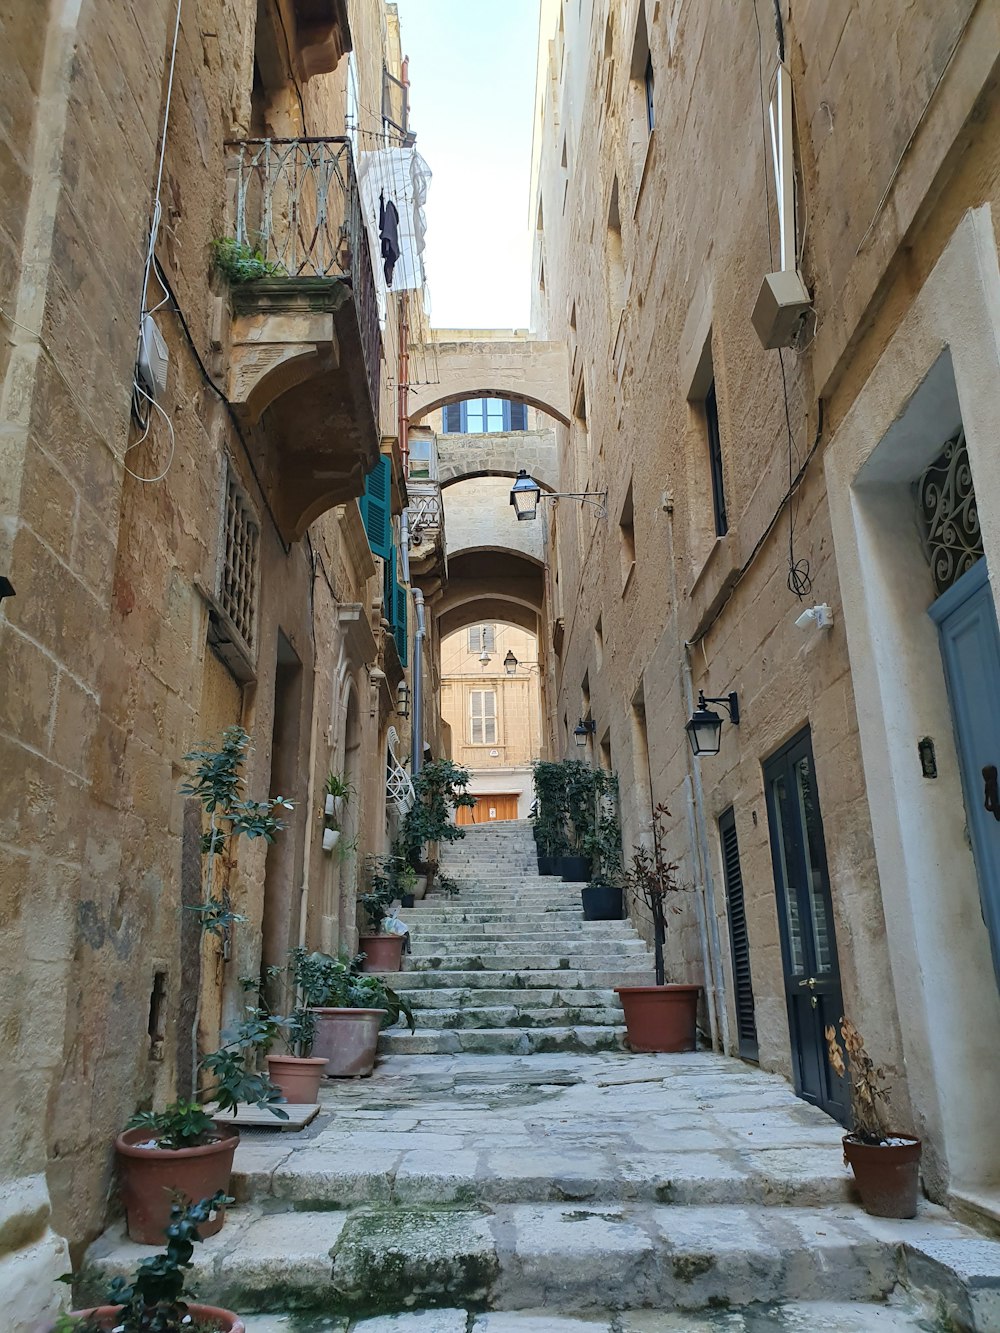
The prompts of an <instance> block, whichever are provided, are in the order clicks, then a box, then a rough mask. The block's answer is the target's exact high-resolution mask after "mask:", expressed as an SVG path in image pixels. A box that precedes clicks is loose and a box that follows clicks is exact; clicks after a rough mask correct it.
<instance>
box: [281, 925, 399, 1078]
mask: <svg viewBox="0 0 1000 1333" xmlns="http://www.w3.org/2000/svg"><path fill="white" fill-rule="evenodd" d="M358 963H359V959H358V958H353V959H348V958H333V957H331V955H330V954H325V953H310V954H307V953H305V952H304V951H302V952H301V954H300V956H299V957H297V959H296V962H295V980H296V984H297V986H298V988H299V992H300V994H301V996H302V999H303V1002H304V1003H305V1004H306V1005H308V1007H309V1008H310V1009H312V1010H313V1011H314V1012H315V1016H316V1035H315V1038H314V1041H313V1050H314V1051H315V1053H316V1055H318V1056H322V1057H323V1058H325V1059H326V1060H327V1061H328V1064H327V1071H326V1073H327V1077H328V1078H352V1077H357V1076H358V1075H362V1076H364V1075H366V1074H370V1073H371V1072H372V1070H373V1069H374V1067H375V1051H376V1048H377V1046H378V1034H379V1032H380V1031H381V1029H382V1028H386V1027H391V1026H392V1024H393V1023H396V1022H398V1021H399V1018H400V1015H402V1016H403V1017H404V1018H405V1019H406V1022H407V1025H408V1027H409V1029H410V1031H411V1032H413V1030H414V1022H413V1012H412V1010H411V1009H410V1006H409V1004H408V1002H407V1001H406V999H405V997H404V996H401V995H398V994H397V993H396V992H395V991H394V990H390V989H389V987H388V986H386V985H385V983H384V982H383V981H382V980H381V979H380V978H379V977H375V976H371V975H369V974H365V973H361V972H359V970H358Z"/></svg>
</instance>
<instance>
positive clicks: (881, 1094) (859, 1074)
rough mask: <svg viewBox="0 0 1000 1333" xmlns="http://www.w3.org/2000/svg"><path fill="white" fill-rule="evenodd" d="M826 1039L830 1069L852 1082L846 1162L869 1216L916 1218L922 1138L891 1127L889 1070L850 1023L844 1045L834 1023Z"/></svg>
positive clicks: (844, 1024)
mask: <svg viewBox="0 0 1000 1333" xmlns="http://www.w3.org/2000/svg"><path fill="white" fill-rule="evenodd" d="M825 1036H826V1042H827V1047H828V1050H829V1055H830V1066H831V1068H832V1069H833V1071H834V1073H836V1074H838V1075H839V1076H840V1077H841V1078H848V1079H849V1080H850V1086H851V1132H850V1133H849V1134H845V1135H844V1162H845V1163H846V1164H847V1165H849V1166H850V1168H851V1170H852V1171H853V1172H854V1179H855V1181H856V1183H857V1186H858V1193H859V1194H860V1195H861V1202H862V1204H863V1205H864V1209H865V1212H866V1213H871V1214H872V1216H874V1217H916V1215H917V1193H918V1187H919V1182H920V1153H921V1148H922V1146H923V1145H922V1144H921V1141H920V1139H917V1138H913V1137H912V1135H910V1134H897V1133H895V1132H894V1131H893V1130H890V1129H889V1128H888V1126H887V1125H886V1121H885V1108H886V1107H887V1106H888V1103H889V1093H890V1091H891V1089H890V1088H889V1085H888V1084H887V1083H886V1081H885V1071H884V1070H883V1069H881V1068H879V1067H877V1066H876V1064H875V1062H874V1061H873V1060H872V1058H871V1056H870V1055H869V1054H868V1052H867V1051H866V1050H865V1044H864V1042H863V1041H862V1039H861V1034H860V1033H859V1032H858V1030H857V1028H856V1027H855V1026H854V1024H853V1023H852V1022H851V1021H850V1019H849V1018H843V1017H842V1018H841V1020H840V1041H838V1039H837V1029H836V1028H835V1027H834V1026H833V1024H830V1025H829V1026H828V1027H827V1028H826V1029H825ZM841 1042H843V1046H841Z"/></svg>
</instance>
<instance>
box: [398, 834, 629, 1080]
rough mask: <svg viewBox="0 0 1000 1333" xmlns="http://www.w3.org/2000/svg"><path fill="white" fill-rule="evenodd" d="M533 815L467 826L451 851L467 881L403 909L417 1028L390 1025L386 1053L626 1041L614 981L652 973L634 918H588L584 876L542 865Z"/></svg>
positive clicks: (408, 985)
mask: <svg viewBox="0 0 1000 1333" xmlns="http://www.w3.org/2000/svg"><path fill="white" fill-rule="evenodd" d="M536 867H537V863H536V860H535V843H534V839H533V838H532V836H531V825H530V824H528V823H526V822H524V821H519V822H515V821H510V822H505V823H497V824H486V825H481V826H479V827H473V828H469V829H467V830H466V836H465V838H463V839H462V840H461V841H460V842H456V843H452V844H450V845H449V846H447V847H445V848H443V849H442V856H441V869H442V871H443V873H444V874H445V875H447V876H449V877H450V878H451V879H453V880H454V881H455V882H456V883H457V884H458V886H459V892H458V894H457V895H455V896H451V895H448V894H444V893H442V892H440V891H439V892H437V893H435V894H433V895H431V896H430V897H428V898H426V899H424V900H423V901H422V902H420V903H418V904H417V905H416V907H414V908H412V909H410V910H409V911H408V912H404V914H403V915H404V917H405V919H406V922H407V924H408V925H409V926H410V938H411V944H412V952H411V954H410V956H409V958H408V960H407V961H406V963H405V970H404V971H403V972H402V973H401V974H400V975H398V976H396V977H395V978H394V980H393V984H394V985H395V986H396V988H397V989H400V990H405V991H406V993H407V998H408V999H409V1000H410V1002H411V1004H412V1005H413V1009H414V1015H415V1017H416V1020H417V1031H416V1032H415V1033H413V1034H410V1033H408V1032H406V1031H403V1032H400V1031H398V1030H394V1031H392V1032H388V1033H384V1034H383V1036H382V1038H381V1042H380V1050H381V1051H382V1053H383V1054H387V1055H399V1054H412V1055H432V1054H433V1055H444V1054H455V1053H458V1052H470V1053H476V1054H484V1055H486V1054H488V1055H531V1054H537V1053H552V1052H557V1051H611V1050H621V1049H623V1048H624V1032H625V1029H624V1026H623V1021H622V1011H621V1005H620V1004H619V1001H618V997H617V995H616V994H615V992H614V987H615V986H617V985H622V984H626V985H627V984H629V983H631V984H634V985H645V984H647V983H651V982H652V981H653V962H652V954H651V952H650V950H649V949H648V947H647V946H646V944H645V943H644V942H643V941H642V940H641V939H640V938H639V936H638V935H637V934H636V932H635V930H634V929H633V928H632V926H631V925H630V924H629V923H628V922H627V921H584V919H583V911H582V908H581V905H580V889H581V887H582V885H580V884H565V883H563V882H562V880H560V879H558V878H555V877H553V876H541V875H539V874H538V872H537V868H536Z"/></svg>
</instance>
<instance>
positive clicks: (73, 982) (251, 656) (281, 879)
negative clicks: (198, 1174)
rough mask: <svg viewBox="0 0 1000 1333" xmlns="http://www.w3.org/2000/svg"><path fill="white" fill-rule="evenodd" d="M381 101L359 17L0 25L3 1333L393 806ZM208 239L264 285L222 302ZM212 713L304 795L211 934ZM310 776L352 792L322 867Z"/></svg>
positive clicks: (392, 297) (338, 919) (387, 57)
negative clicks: (362, 186)
mask: <svg viewBox="0 0 1000 1333" xmlns="http://www.w3.org/2000/svg"><path fill="white" fill-rule="evenodd" d="M348 53H350V54H349V55H348ZM386 71H388V74H387V73H386ZM389 76H392V77H391V78H390V77H389ZM403 77H404V71H403V68H402V66H401V61H400V47H399V31H398V22H397V19H396V14H395V6H394V5H388V6H387V5H384V4H383V3H382V0H321V2H320V3H316V2H313V0H309V2H308V3H307V2H306V0H261V3H259V4H258V3H257V2H256V0H235V3H234V0H217V2H216V3H214V4H213V3H209V4H207V5H205V4H201V5H199V6H179V5H178V4H177V3H175V0H170V2H168V0H157V2H156V3H153V4H142V5H139V4H124V5H123V4H121V3H119V2H118V0H84V3H82V4H76V5H68V6H67V5H42V6H37V5H15V6H13V7H11V6H8V7H7V8H6V9H5V11H4V13H3V15H0V83H2V86H3V89H4V94H3V101H4V106H5V108H6V110H7V113H8V115H7V119H6V120H4V122H3V129H2V143H0V160H2V161H3V164H4V165H3V179H4V186H3V194H4V208H3V216H2V219H0V326H2V331H3V336H2V338H0V516H2V518H0V575H2V578H3V585H2V586H3V590H4V592H6V593H7V594H11V593H14V594H16V595H8V596H6V598H5V599H4V600H3V602H2V610H0V767H2V770H3V774H4V777H3V802H2V805H3V814H2V816H0V902H2V920H3V923H4V930H3V940H2V945H0V948H2V951H3V970H4V975H5V979H6V984H5V986H4V998H3V1019H2V1023H0V1032H2V1038H0V1051H2V1063H3V1068H4V1077H3V1080H2V1081H3V1098H2V1113H3V1118H4V1122H5V1124H6V1125H7V1126H8V1127H9V1129H10V1131H11V1132H9V1133H8V1134H7V1135H5V1139H4V1147H3V1150H2V1152H0V1178H2V1179H3V1181H4V1184H3V1186H2V1187H0V1289H2V1290H3V1292H4V1325H5V1327H17V1328H21V1327H22V1326H23V1324H22V1322H21V1321H22V1320H23V1319H25V1318H29V1317H32V1316H34V1317H37V1315H38V1313H39V1311H38V1309H37V1307H31V1306H30V1304H29V1303H30V1301H31V1300H32V1299H34V1300H36V1301H37V1299H38V1292H39V1290H41V1289H42V1288H43V1287H44V1284H45V1282H46V1281H47V1280H50V1279H51V1278H52V1277H54V1276H56V1275H58V1274H59V1273H61V1272H64V1271H65V1270H66V1269H67V1267H69V1262H68V1260H67V1256H66V1254H65V1240H68V1241H69V1244H70V1250H71V1254H72V1257H73V1258H74V1259H78V1258H79V1256H80V1255H81V1253H82V1247H83V1246H84V1244H85V1243H86V1242H87V1241H88V1240H89V1239H90V1238H91V1237H92V1236H94V1235H95V1234H96V1233H97V1231H98V1230H99V1229H100V1228H101V1226H102V1224H103V1222H104V1218H105V1211H106V1205H107V1202H108V1198H109V1188H110V1184H111V1168H112V1153H111V1144H112V1141H113V1138H114V1136H115V1134H116V1133H117V1132H118V1131H119V1130H120V1129H121V1127H122V1125H123V1123H124V1122H125V1120H126V1119H127V1118H128V1117H129V1116H130V1115H131V1114H132V1113H133V1112H134V1111H135V1110H136V1108H137V1107H140V1106H148V1105H150V1104H151V1103H155V1104H157V1105H161V1104H162V1103H163V1101H164V1100H167V1099H169V1098H170V1097H172V1096H174V1095H177V1094H178V1093H179V1094H181V1095H183V1094H185V1093H189V1092H190V1087H191V1074H190V1069H191V1061H192V1053H193V1052H192V1047H193V1043H194V1042H195V1041H196V1044H197V1047H200V1049H202V1050H204V1049H206V1048H208V1049H211V1045H212V1044H213V1043H214V1042H215V1039H216V1037H217V1034H218V1031H219V1028H220V1025H221V1024H223V1023H224V1022H226V1021H228V1020H231V1019H232V1017H233V1015H234V1014H236V1013H238V1012H239V1010H240V1007H241V1005H242V1004H243V999H242V994H241V989H240V986H239V983H238V980H237V978H238V977H239V976H241V975H245V974H254V973H256V972H257V970H258V969H259V968H260V966H261V965H262V963H264V964H266V963H268V962H269V961H270V962H273V961H276V960H279V959H281V958H282V957H283V956H284V954H285V951H286V949H287V948H288V946H290V945H293V944H297V943H299V942H300V941H301V942H304V943H307V944H309V945H311V946H314V947H320V946H321V947H323V948H328V949H334V950H336V949H337V947H338V946H339V945H340V944H345V945H348V946H350V945H351V944H353V932H354V903H355V889H356V887H357V867H358V863H359V860H360V858H361V856H362V855H363V854H364V853H365V852H366V851H380V850H383V849H384V848H385V846H386V845H387V842H388V839H389V837H390V836H391V833H392V829H393V827H394V823H395V821H396V819H397V818H398V813H397V812H396V811H394V809H393V808H392V807H391V805H390V806H389V807H388V808H387V801H386V776H385V775H386V754H387V737H388V731H389V728H390V726H392V725H395V726H397V727H398V728H399V730H400V732H402V735H401V737H400V740H399V749H400V752H401V753H402V754H405V753H406V752H407V750H408V748H409V734H408V731H407V726H408V724H407V723H406V722H404V721H403V720H402V719H401V718H398V717H397V714H396V707H397V687H398V686H399V685H400V684H401V683H403V682H404V681H405V680H406V679H407V675H408V667H409V665H410V664H411V662H412V654H413V652H414V645H413V637H414V635H413V630H414V625H413V620H414V617H413V616H412V614H408V611H407V606H408V604H409V598H410V594H409V589H408V586H407V566H406V562H405V560H404V559H403V558H402V551H403V549H404V548H405V538H404V537H403V535H402V534H401V533H400V522H399V518H398V515H399V514H400V512H401V510H402V508H403V506H404V504H405V502H406V491H405V482H404V459H403V457H402V451H401V447H400V446H401V443H402V444H403V445H404V446H405V436H404V439H403V441H402V442H401V441H400V440H399V439H397V435H398V430H397V422H398V416H399V413H398V404H397V397H396V392H395V388H393V390H392V391H391V392H390V391H389V390H388V389H387V384H388V383H390V382H391V383H392V385H393V386H395V385H396V384H397V383H398V381H399V379H400V375H399V373H398V369H397V359H398V349H399V346H400V341H401V337H400V327H401V324H402V323H405V322H406V321H407V320H408V321H409V323H410V325H411V327H414V326H417V327H418V326H419V310H418V309H416V302H410V303H409V307H410V308H409V309H408V310H405V312H404V307H405V303H406V301H407V298H406V296H401V295H400V294H399V293H398V291H396V290H391V291H389V292H388V293H387V292H386V291H385V288H384V285H383V286H381V287H380V285H379V284H380V271H379V270H377V269H375V267H374V266H373V265H372V263H371V256H370V243H369V238H368V236H367V235H366V232H365V223H364V221H363V218H364V217H365V216H366V215H370V209H368V208H366V205H365V196H364V191H363V190H359V178H361V179H363V178H364V176H365V172H366V170H367V171H368V172H369V173H372V172H374V173H375V174H376V176H377V174H378V172H379V171H380V170H383V169H384V163H385V160H386V159H385V150H386V144H387V143H388V144H390V145H393V144H395V145H398V144H400V143H401V141H402V137H403V134H404V133H405V131H406V128H407V127H406V121H405V109H404V108H403V106H402V98H403V84H402V80H403ZM394 80H395V81H394ZM384 88H385V90H386V92H387V100H386V101H385V102H383V90H384ZM372 107H377V108H383V107H384V108H386V115H387V117H388V119H387V120H386V121H383V120H382V119H381V118H380V117H379V116H378V114H377V113H372V112H371V111H370V110H369V109H370V108H372ZM399 151H407V152H412V151H413V150H412V149H408V148H405V147H404V148H402V149H399ZM375 198H376V200H377V192H376V195H375ZM375 225H376V226H377V223H376V224H375ZM151 234H152V240H151ZM220 237H222V238H225V237H228V238H235V239H236V240H243V241H245V242H247V243H248V245H249V248H250V249H253V248H256V247H258V246H259V247H260V249H261V250H262V251H263V253H264V256H265V258H266V260H267V262H268V263H269V264H272V265H274V268H273V269H272V270H271V273H270V276H267V277H266V278H265V280H263V281H252V282H246V283H241V284H237V283H235V282H234V283H232V284H230V283H229V282H227V281H226V277H225V275H224V274H223V273H222V272H221V271H220V268H219V266H218V265H217V264H214V263H213V244H212V243H213V241H214V240H216V239H217V238H220ZM376 240H377V237H376ZM247 254H248V252H245V255H244V257H246V256H247ZM400 285H401V284H400V283H398V282H397V284H396V286H397V287H399V286H400ZM144 315H145V322H144V324H143V327H144V329H145V334H146V342H147V343H148V346H149V353H148V356H147V358H146V359H147V361H148V362H149V363H151V364H152V369H151V370H149V371H147V372H143V371H142V370H141V369H137V351H136V349H137V345H139V343H140V326H141V322H142V320H143V316H144ZM380 315H381V319H380ZM402 340H403V345H404V346H405V333H404V334H403V339H402ZM157 365H159V366H160V367H161V370H162V378H160V377H159V375H158V372H157V370H156V366H157ZM368 474H370V477H369V478H368V480H367V481H366V476H368ZM359 500H360V501H361V505H362V506H363V508H364V516H363V515H362V511H361V509H360V508H359ZM376 509H377V510H378V513H377V515H376ZM393 516H397V517H393ZM430 650H431V640H430V639H425V640H424V642H423V647H422V648H421V647H419V646H418V648H417V650H416V651H418V652H421V651H423V652H426V653H427V654H428V658H429V657H430ZM428 675H429V673H426V672H425V673H424V679H425V682H426V680H427V679H428ZM233 724H240V725H242V726H243V727H244V728H246V730H247V731H248V732H249V733H250V736H251V738H252V743H253V745H252V750H251V751H250V757H249V761H248V764H247V772H246V777H247V786H248V793H249V795H251V796H254V797H262V796H264V795H266V794H267V793H269V792H271V793H274V792H279V791H280V792H281V793H282V794H287V795H288V796H290V797H291V798H293V799H294V801H295V803H296V804H295V810H294V813H293V814H292V815H290V816H289V818H288V827H287V828H286V830H285V832H284V833H283V834H282V835H281V836H280V838H279V839H278V841H277V842H276V843H275V844H274V846H273V847H271V848H270V849H267V850H266V851H265V848H264V846H263V844H262V843H255V844H252V845H250V847H249V850H243V851H241V852H240V853H239V856H238V859H237V861H236V864H234V865H233V866H232V867H230V869H229V870H228V872H227V881H226V886H225V887H226V891H227V893H228V895H229V901H230V902H231V905H232V908H233V909H234V910H235V911H237V912H239V913H241V914H243V915H244V916H245V917H246V918H247V920H246V922H245V924H244V925H242V926H240V927H237V928H235V929H234V930H233V932H232V938H231V939H227V940H225V941H222V940H219V939H217V938H215V937H210V936H206V937H205V938H204V939H203V938H202V937H201V932H200V928H199V926H198V924H197V920H196V918H195V917H194V916H193V915H192V914H191V913H190V912H188V911H186V910H185V909H186V908H190V907H192V906H194V905H196V904H197V903H198V902H199V901H200V899H201V894H202V885H201V864H200V856H199V851H198V844H199V840H200V832H201V822H200V813H199V809H198V807H197V805H196V804H193V803H190V802H189V803H187V804H186V803H185V801H184V799H183V798H182V796H181V795H180V794H179V792H178V787H179V784H180V782H181V780H182V777H183V774H184V772H185V765H184V763H183V758H182V756H183V755H184V754H185V753H186V752H187V751H188V750H190V749H191V748H192V746H193V745H195V744H197V743H200V742H211V741H213V740H215V739H217V738H218V736H219V734H220V732H221V729H222V728H223V727H225V726H229V725H233ZM430 739H431V740H432V741H433V742H434V744H438V745H439V742H438V741H437V739H436V729H435V728H434V727H431V728H430ZM330 771H333V772H337V773H342V774H346V776H347V778H348V779H349V781H350V782H351V783H352V784H353V786H354V788H355V790H356V793H357V795H356V797H355V798H353V799H352V801H351V802H349V806H348V814H347V826H346V830H345V832H346V834H347V835H348V836H346V837H345V839H344V842H345V845H347V844H349V845H350V848H351V849H352V850H351V851H350V852H349V854H348V855H347V856H346V857H342V858H332V857H330V856H328V855H324V853H323V852H322V850H321V837H320V835H321V832H322V820H321V806H322V792H323V785H324V781H325V778H326V775H327V773H328V772H330ZM199 993H200V997H201V1004H200V1024H199V1025H198V1030H197V1034H196V1035H195V1034H194V1032H193V1020H194V1016H195V1012H196V1002H197V1000H198V996H199ZM50 1209H51V1216H50ZM60 1238H65V1240H63V1239H60ZM39 1284H40V1285H39Z"/></svg>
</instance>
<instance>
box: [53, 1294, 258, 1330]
mask: <svg viewBox="0 0 1000 1333" xmlns="http://www.w3.org/2000/svg"><path fill="white" fill-rule="evenodd" d="M121 1308H122V1307H121V1306H120V1305H98V1306H95V1307H94V1308H93V1309H91V1310H74V1311H73V1312H72V1313H73V1314H74V1315H76V1316H77V1317H78V1318H81V1319H82V1318H83V1316H84V1315H90V1316H91V1318H96V1319H98V1320H100V1322H101V1323H102V1324H104V1325H105V1326H106V1327H107V1328H108V1329H112V1328H114V1327H115V1323H114V1321H115V1320H116V1319H117V1317H118V1315H119V1314H120V1312H121ZM188 1313H189V1314H190V1315H191V1318H192V1320H193V1321H194V1322H195V1323H197V1322H198V1321H199V1320H200V1321H201V1322H202V1323H207V1322H208V1321H209V1320H211V1319H214V1320H215V1322H216V1323H217V1324H218V1326H219V1333H246V1327H247V1326H246V1324H244V1322H243V1320H242V1319H241V1318H240V1317H239V1315H238V1314H233V1312H232V1310H220V1309H219V1307H218V1306H217V1305H196V1304H195V1303H194V1302H193V1301H189V1302H188Z"/></svg>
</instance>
